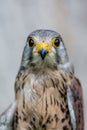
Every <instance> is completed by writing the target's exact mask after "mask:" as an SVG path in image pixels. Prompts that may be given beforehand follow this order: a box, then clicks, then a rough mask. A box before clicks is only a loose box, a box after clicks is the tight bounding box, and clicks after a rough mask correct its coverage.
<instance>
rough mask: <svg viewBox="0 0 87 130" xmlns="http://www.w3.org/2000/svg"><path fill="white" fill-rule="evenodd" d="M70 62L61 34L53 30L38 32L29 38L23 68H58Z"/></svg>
mask: <svg viewBox="0 0 87 130" xmlns="http://www.w3.org/2000/svg"><path fill="white" fill-rule="evenodd" d="M68 61H69V60H68V56H67V52H66V48H65V46H64V42H63V40H62V38H61V36H60V34H59V33H57V32H55V31H52V30H36V31H34V32H32V33H31V34H30V35H29V36H28V38H27V41H26V45H25V47H24V51H23V56H22V62H21V67H25V68H28V67H32V68H44V69H45V68H57V67H58V66H60V65H64V64H65V63H67V62H68Z"/></svg>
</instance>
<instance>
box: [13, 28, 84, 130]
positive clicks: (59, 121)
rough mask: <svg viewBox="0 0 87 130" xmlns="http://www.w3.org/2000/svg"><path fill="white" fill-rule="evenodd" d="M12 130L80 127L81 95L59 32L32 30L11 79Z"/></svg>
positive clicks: (82, 121)
mask: <svg viewBox="0 0 87 130" xmlns="http://www.w3.org/2000/svg"><path fill="white" fill-rule="evenodd" d="M15 98H16V104H17V107H16V112H15V116H14V128H15V129H16V130H84V118H83V96H82V88H81V84H80V82H79V80H78V79H77V78H76V77H75V75H74V69H73V65H72V64H71V63H70V61H69V58H68V54H67V50H66V48H65V45H64V42H63V40H62V37H61V36H60V34H59V33H57V32H55V31H51V30H36V31H34V32H32V33H31V34H30V35H29V36H28V38H27V41H26V45H25V47H24V51H23V56H22V61H21V66H20V69H19V72H18V75H17V77H16V81H15Z"/></svg>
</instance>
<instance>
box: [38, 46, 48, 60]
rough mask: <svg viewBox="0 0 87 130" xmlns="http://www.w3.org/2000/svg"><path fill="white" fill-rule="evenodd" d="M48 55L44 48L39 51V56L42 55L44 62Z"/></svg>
mask: <svg viewBox="0 0 87 130" xmlns="http://www.w3.org/2000/svg"><path fill="white" fill-rule="evenodd" d="M47 53H48V51H47V50H46V49H44V48H42V49H41V50H40V51H39V54H40V55H41V58H42V60H44V58H45V56H46V54H47Z"/></svg>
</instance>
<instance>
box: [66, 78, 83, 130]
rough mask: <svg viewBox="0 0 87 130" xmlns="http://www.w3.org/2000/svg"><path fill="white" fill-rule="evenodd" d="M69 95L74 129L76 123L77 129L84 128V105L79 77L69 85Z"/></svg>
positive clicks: (81, 129)
mask: <svg viewBox="0 0 87 130" xmlns="http://www.w3.org/2000/svg"><path fill="white" fill-rule="evenodd" d="M67 95H68V107H69V111H70V115H71V123H72V126H73V129H74V130H75V125H76V130H84V111H83V108H84V107H83V93H82V86H81V84H80V81H79V79H77V78H76V77H75V78H74V80H73V85H71V86H69V89H68V91H67ZM71 110H72V111H71ZM74 114H75V115H74ZM74 117H75V118H74Z"/></svg>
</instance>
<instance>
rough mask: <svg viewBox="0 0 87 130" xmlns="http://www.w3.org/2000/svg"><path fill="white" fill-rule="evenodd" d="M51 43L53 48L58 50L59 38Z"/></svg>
mask: <svg viewBox="0 0 87 130" xmlns="http://www.w3.org/2000/svg"><path fill="white" fill-rule="evenodd" d="M52 43H53V46H54V47H55V48H58V47H59V46H60V39H59V38H55V39H53V42H52Z"/></svg>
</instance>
